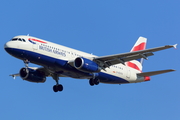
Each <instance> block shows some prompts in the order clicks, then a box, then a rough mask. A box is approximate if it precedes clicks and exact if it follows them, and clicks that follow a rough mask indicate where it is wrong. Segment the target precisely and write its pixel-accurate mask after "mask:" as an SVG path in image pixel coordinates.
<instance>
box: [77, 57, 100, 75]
mask: <svg viewBox="0 0 180 120" xmlns="http://www.w3.org/2000/svg"><path fill="white" fill-rule="evenodd" d="M74 67H75V68H76V69H78V70H80V71H83V72H87V73H97V72H100V70H101V69H100V67H99V66H98V64H97V63H95V62H94V61H91V60H89V59H86V58H83V57H78V58H76V59H75V61H74Z"/></svg>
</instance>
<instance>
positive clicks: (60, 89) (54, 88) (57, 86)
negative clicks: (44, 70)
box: [52, 74, 63, 92]
mask: <svg viewBox="0 0 180 120" xmlns="http://www.w3.org/2000/svg"><path fill="white" fill-rule="evenodd" d="M52 77H53V79H54V80H55V81H56V85H54V86H53V91H54V92H58V91H63V86H62V85H61V84H59V81H58V80H59V77H58V74H54V75H52Z"/></svg>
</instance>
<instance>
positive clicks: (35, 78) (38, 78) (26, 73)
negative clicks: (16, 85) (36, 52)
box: [19, 68, 46, 83]
mask: <svg viewBox="0 0 180 120" xmlns="http://www.w3.org/2000/svg"><path fill="white" fill-rule="evenodd" d="M19 74H20V77H21V78H22V79H23V80H27V81H29V82H36V83H44V82H45V81H46V76H45V75H44V74H43V73H41V72H40V71H38V70H34V69H31V68H21V70H20V72H19Z"/></svg>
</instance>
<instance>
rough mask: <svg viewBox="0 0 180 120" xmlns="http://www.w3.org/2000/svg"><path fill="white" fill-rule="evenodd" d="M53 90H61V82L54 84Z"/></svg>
mask: <svg viewBox="0 0 180 120" xmlns="http://www.w3.org/2000/svg"><path fill="white" fill-rule="evenodd" d="M53 91H54V92H58V91H63V86H62V85H61V84H59V85H54V86H53Z"/></svg>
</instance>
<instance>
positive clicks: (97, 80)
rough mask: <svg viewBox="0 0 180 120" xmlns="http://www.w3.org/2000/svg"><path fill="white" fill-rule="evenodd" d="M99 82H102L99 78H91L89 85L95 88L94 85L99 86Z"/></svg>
mask: <svg viewBox="0 0 180 120" xmlns="http://www.w3.org/2000/svg"><path fill="white" fill-rule="evenodd" d="M99 82H100V80H99V79H98V78H94V79H93V78H91V79H90V80H89V84H90V85H91V86H94V85H99Z"/></svg>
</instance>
